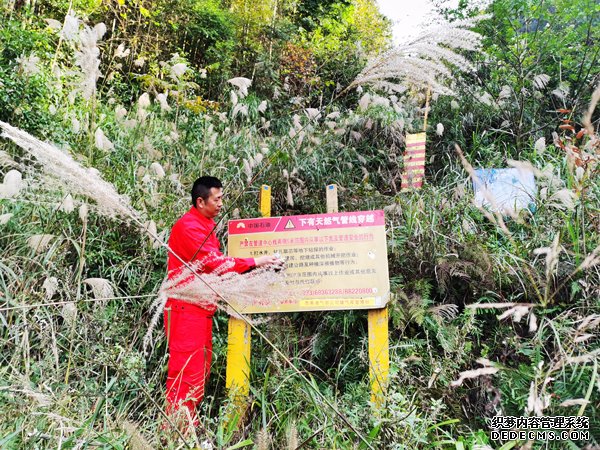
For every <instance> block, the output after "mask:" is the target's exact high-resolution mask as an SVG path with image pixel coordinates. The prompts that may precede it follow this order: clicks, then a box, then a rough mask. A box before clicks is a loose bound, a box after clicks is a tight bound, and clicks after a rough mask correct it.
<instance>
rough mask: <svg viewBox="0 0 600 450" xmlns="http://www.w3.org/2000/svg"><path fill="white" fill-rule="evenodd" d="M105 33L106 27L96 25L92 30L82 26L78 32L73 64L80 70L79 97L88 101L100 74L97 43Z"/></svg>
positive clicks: (93, 92) (101, 24)
mask: <svg viewBox="0 0 600 450" xmlns="http://www.w3.org/2000/svg"><path fill="white" fill-rule="evenodd" d="M104 33H106V25H104V24H103V23H99V24H97V25H96V26H95V27H94V28H90V27H88V26H84V27H83V30H81V31H80V32H79V48H78V49H77V51H76V52H75V62H76V64H77V65H78V66H79V67H80V68H81V73H82V79H81V82H80V86H79V87H80V89H81V95H82V97H83V98H84V99H86V100H89V99H90V98H91V97H92V96H93V95H94V94H95V93H96V81H98V78H100V76H101V75H102V74H101V73H100V49H99V48H98V47H97V45H96V44H97V43H98V41H99V40H100V39H102V36H104Z"/></svg>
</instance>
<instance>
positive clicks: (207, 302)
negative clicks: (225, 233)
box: [143, 253, 297, 351]
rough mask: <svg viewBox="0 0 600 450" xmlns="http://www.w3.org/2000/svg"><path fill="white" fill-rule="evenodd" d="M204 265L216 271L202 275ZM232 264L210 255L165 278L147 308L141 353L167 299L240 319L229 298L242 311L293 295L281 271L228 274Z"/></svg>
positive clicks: (150, 336) (227, 260)
mask: <svg viewBox="0 0 600 450" xmlns="http://www.w3.org/2000/svg"><path fill="white" fill-rule="evenodd" d="M207 264H210V267H215V266H216V269H214V270H213V271H212V272H210V273H202V271H203V269H204V267H205V266H206V265H207ZM232 265H233V263H232V261H231V259H230V258H227V257H225V256H219V255H216V254H214V253H211V254H208V255H207V256H206V257H204V258H203V259H202V260H199V261H195V262H194V263H192V264H190V268H187V267H184V268H182V269H181V271H180V272H179V273H178V274H176V275H174V276H173V275H171V276H172V277H171V278H167V279H165V280H164V281H163V283H162V285H161V287H160V289H159V291H158V297H157V298H156V300H155V301H154V302H153V303H152V305H151V306H150V311H153V315H152V318H151V320H150V325H149V327H148V331H147V333H146V335H145V337H144V341H143V342H144V351H146V349H147V348H148V346H149V345H150V344H151V342H152V331H153V329H154V328H155V327H156V325H157V323H158V321H159V320H160V317H161V315H162V313H163V310H164V307H165V304H166V302H167V300H168V299H169V298H174V299H177V300H181V301H184V302H187V303H191V304H193V305H197V306H200V307H202V308H205V309H208V310H216V309H221V310H223V311H226V312H227V313H228V314H230V315H232V316H234V317H237V318H240V319H241V316H240V315H239V314H238V313H236V312H235V311H234V310H233V308H232V307H231V306H230V305H229V299H232V298H235V299H236V304H237V305H238V306H241V307H242V308H243V307H244V306H248V305H253V304H259V305H265V304H269V305H277V304H280V303H281V302H283V301H284V300H289V299H291V298H293V297H294V295H297V294H295V293H294V292H293V291H291V290H290V289H289V288H288V287H287V286H286V285H285V274H284V273H283V272H275V271H273V270H271V268H270V267H259V268H256V269H254V270H252V271H251V272H247V273H244V274H239V273H237V272H229V270H230V269H231V267H232ZM223 299H226V300H225V301H224V300H223ZM244 320H247V319H244Z"/></svg>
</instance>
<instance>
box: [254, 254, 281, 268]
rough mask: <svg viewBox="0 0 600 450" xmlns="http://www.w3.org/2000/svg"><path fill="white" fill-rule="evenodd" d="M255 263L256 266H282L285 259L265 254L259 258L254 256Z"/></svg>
mask: <svg viewBox="0 0 600 450" xmlns="http://www.w3.org/2000/svg"><path fill="white" fill-rule="evenodd" d="M254 264H255V265H256V267H262V266H276V267H280V266H282V265H283V260H282V259H280V258H279V257H277V256H275V255H263V256H259V257H258V258H254Z"/></svg>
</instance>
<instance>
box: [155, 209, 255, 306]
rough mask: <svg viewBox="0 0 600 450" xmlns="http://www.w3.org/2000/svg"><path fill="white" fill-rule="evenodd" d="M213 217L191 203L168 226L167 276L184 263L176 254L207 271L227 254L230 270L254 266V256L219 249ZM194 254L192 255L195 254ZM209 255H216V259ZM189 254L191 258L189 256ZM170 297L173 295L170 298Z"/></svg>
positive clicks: (214, 266)
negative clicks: (200, 265) (186, 209)
mask: <svg viewBox="0 0 600 450" xmlns="http://www.w3.org/2000/svg"><path fill="white" fill-rule="evenodd" d="M215 226H216V225H215V221H214V220H212V219H209V218H207V217H204V216H203V215H202V214H200V212H199V211H198V210H197V209H196V208H194V207H193V206H192V207H191V208H190V210H189V211H188V212H187V213H185V214H184V215H183V216H182V217H181V219H179V220H178V221H177V222H176V223H175V225H173V228H172V230H171V236H170V237H169V248H170V249H171V251H170V252H169V257H168V261H167V269H168V271H169V278H173V277H174V276H176V275H177V273H178V272H179V270H178V269H181V267H182V266H183V264H182V263H181V261H179V259H177V258H176V257H175V255H173V253H172V252H174V253H175V254H177V255H178V256H179V257H180V258H181V259H183V260H184V261H185V262H188V263H190V262H193V261H202V262H203V263H204V264H203V270H202V271H203V272H206V273H209V272H212V271H213V270H214V269H216V268H217V267H219V266H220V265H221V264H222V263H223V262H224V260H223V259H222V258H227V259H230V260H231V261H233V263H234V265H233V267H232V268H231V269H229V272H231V271H234V272H237V273H244V272H246V271H248V270H250V269H252V268H253V267H255V262H254V258H229V257H224V256H223V253H221V244H220V242H219V240H218V239H217V236H216V235H215ZM194 255H195V256H194ZM211 256H218V257H222V258H217V259H216V260H215V259H213V258H211ZM192 258H194V259H193V260H192ZM169 300H173V299H169Z"/></svg>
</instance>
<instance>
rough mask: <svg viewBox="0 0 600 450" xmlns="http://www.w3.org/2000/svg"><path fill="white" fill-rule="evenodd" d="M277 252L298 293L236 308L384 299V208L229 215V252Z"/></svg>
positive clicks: (375, 303) (337, 306)
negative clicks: (246, 216)
mask: <svg viewBox="0 0 600 450" xmlns="http://www.w3.org/2000/svg"><path fill="white" fill-rule="evenodd" d="M275 253H277V254H279V255H280V256H281V257H282V258H283V259H284V260H285V262H286V264H285V265H286V269H285V273H286V283H287V285H288V286H289V288H290V289H291V290H293V291H295V292H296V293H297V295H295V296H294V299H293V300H289V301H287V302H283V303H282V304H278V305H249V306H244V307H242V306H241V305H235V307H236V309H238V310H239V311H240V312H242V313H261V312H285V311H324V310H348V309H372V308H382V307H384V306H385V305H386V303H387V301H388V298H389V292H390V287H389V276H388V264H387V246H386V239H385V219H384V215H383V211H359V212H350V213H332V214H311V215H305V216H286V217H265V218H258V219H246V220H232V221H229V242H228V254H229V256H235V257H241V258H253V257H258V256H261V255H267V254H275ZM234 304H235V303H234Z"/></svg>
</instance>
